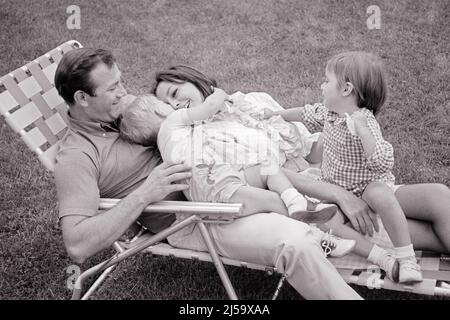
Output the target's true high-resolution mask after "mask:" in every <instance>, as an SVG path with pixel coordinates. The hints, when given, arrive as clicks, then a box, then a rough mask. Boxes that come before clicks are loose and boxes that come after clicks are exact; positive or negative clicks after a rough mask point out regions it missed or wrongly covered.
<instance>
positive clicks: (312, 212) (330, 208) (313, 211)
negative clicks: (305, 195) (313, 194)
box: [288, 200, 337, 224]
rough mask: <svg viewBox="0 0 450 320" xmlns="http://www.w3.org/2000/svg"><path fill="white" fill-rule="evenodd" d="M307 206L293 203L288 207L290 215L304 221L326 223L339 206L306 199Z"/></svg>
mask: <svg viewBox="0 0 450 320" xmlns="http://www.w3.org/2000/svg"><path fill="white" fill-rule="evenodd" d="M306 202H307V206H306V208H304V206H297V205H296V204H292V205H291V206H289V207H288V212H289V217H291V218H293V219H295V220H299V221H302V222H304V223H308V224H309V223H315V224H320V223H325V222H327V221H328V220H330V219H331V218H333V217H334V215H335V214H336V212H337V206H336V205H335V204H331V203H330V204H328V203H320V202H319V203H314V202H312V201H309V200H306Z"/></svg>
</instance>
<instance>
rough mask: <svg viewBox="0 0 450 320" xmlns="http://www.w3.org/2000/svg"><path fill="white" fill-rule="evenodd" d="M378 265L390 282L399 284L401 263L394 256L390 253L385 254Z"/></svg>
mask: <svg viewBox="0 0 450 320" xmlns="http://www.w3.org/2000/svg"><path fill="white" fill-rule="evenodd" d="M377 265H378V266H379V267H380V268H381V269H382V270H384V272H386V276H387V277H388V278H389V279H390V280H392V281H394V282H398V274H399V263H398V260H397V259H395V257H394V256H393V255H391V254H389V253H386V254H383V255H382V256H381V257H380V258H379V260H378V261H377Z"/></svg>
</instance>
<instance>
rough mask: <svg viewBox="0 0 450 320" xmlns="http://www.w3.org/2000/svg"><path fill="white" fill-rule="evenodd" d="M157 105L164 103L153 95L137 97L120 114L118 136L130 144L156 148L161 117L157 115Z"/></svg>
mask: <svg viewBox="0 0 450 320" xmlns="http://www.w3.org/2000/svg"><path fill="white" fill-rule="evenodd" d="M158 103H164V102H162V101H160V100H158V98H156V97H155V96H154V95H142V96H138V97H137V98H136V99H134V100H133V102H132V103H131V104H130V105H129V107H128V108H127V109H126V110H125V111H124V112H123V113H122V115H121V120H120V126H119V131H120V136H121V137H122V138H123V139H125V140H127V141H129V142H132V143H137V144H141V145H143V146H156V141H157V137H158V132H159V128H160V126H161V122H162V120H163V118H164V117H163V115H161V114H158V108H157V105H158Z"/></svg>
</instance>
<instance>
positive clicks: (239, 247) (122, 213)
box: [55, 48, 361, 299]
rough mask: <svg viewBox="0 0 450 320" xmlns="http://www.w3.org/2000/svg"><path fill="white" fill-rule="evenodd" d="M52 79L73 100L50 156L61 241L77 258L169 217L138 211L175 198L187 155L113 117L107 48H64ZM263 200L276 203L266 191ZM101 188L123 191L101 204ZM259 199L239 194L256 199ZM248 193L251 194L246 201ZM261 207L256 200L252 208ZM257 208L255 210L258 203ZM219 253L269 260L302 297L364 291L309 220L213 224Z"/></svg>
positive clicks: (192, 238)
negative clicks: (328, 253)
mask: <svg viewBox="0 0 450 320" xmlns="http://www.w3.org/2000/svg"><path fill="white" fill-rule="evenodd" d="M55 86H56V88H57V89H58V92H59V94H60V95H61V96H62V97H63V98H64V100H65V101H66V102H67V103H68V105H69V122H70V128H69V131H68V133H67V134H66V136H65V137H64V138H63V140H62V142H61V146H60V150H59V152H58V155H57V157H56V166H55V181H56V188H57V193H58V201H59V216H60V222H61V227H62V231H63V238H64V243H65V246H66V248H67V251H68V253H69V255H70V257H71V258H72V259H73V260H74V261H76V262H77V263H82V262H83V261H84V260H85V259H86V258H88V257H90V256H92V255H93V254H95V253H97V252H98V251H100V250H102V249H105V248H107V247H109V246H111V244H112V243H113V242H114V241H116V240H117V239H118V238H119V237H120V236H121V235H122V234H123V233H124V232H125V231H126V230H127V229H128V227H129V226H130V225H131V224H132V223H133V222H134V221H135V220H136V219H138V218H141V219H143V218H145V221H144V223H145V225H146V227H148V228H149V229H150V230H151V231H154V232H158V231H160V230H162V229H164V228H166V227H168V226H170V225H171V224H172V223H173V222H174V221H175V217H174V215H171V214H151V215H146V216H145V217H140V215H141V212H142V210H143V209H144V208H145V207H146V206H147V205H148V204H150V203H153V202H156V201H160V200H162V199H180V195H181V193H180V191H182V190H185V189H186V188H187V187H188V186H187V185H185V184H181V183H177V182H178V181H179V180H182V179H186V178H189V177H190V175H191V173H190V168H189V167H188V166H187V165H184V164H167V163H161V160H160V158H159V157H158V155H157V152H156V150H155V149H153V148H149V147H143V146H140V145H136V144H130V143H128V142H126V141H124V140H122V139H121V138H119V133H118V130H117V127H116V125H115V121H116V120H117V119H118V117H119V115H120V113H121V111H122V110H123V108H125V106H126V104H127V101H126V94H127V93H126V91H125V89H124V88H123V86H122V83H121V73H120V71H119V69H118V67H117V65H116V63H115V59H114V57H113V56H112V54H111V53H110V52H109V51H106V50H94V49H88V48H80V49H75V50H72V51H69V52H68V53H66V54H65V55H64V57H63V59H62V60H61V62H60V64H59V66H58V68H57V70H56V75H55ZM266 195H267V196H266V197H265V198H264V201H273V202H274V203H278V204H280V201H281V200H280V199H279V197H278V195H277V194H276V193H273V192H270V191H267V194H266ZM100 198H121V199H122V200H121V201H120V202H119V204H118V205H117V206H115V207H114V208H113V209H110V210H108V211H104V212H99V211H98V210H97V208H98V203H99V199H100ZM258 200H259V199H257V200H256V201H255V199H248V200H247V199H243V202H244V206H245V205H247V207H252V206H253V207H254V206H255V204H257V203H258ZM247 201H248V203H246V202H247ZM256 209H257V208H256ZM256 209H255V210H254V212H258V211H257V210H256ZM210 231H211V233H212V236H213V239H214V241H215V243H216V246H217V248H218V251H219V253H220V254H221V255H224V256H228V257H231V258H235V259H241V260H245V261H248V262H254V263H260V264H268V265H274V266H276V267H277V268H278V270H280V271H281V272H283V273H286V274H287V280H288V282H289V283H290V284H291V285H292V286H293V287H294V288H295V289H296V290H297V291H298V292H299V293H300V294H301V295H302V296H303V297H305V298H307V299H360V298H361V297H360V296H359V295H358V294H357V293H356V292H355V291H354V290H353V289H352V288H350V287H349V286H348V285H347V284H346V283H345V282H344V281H343V279H342V278H341V277H340V275H339V273H338V272H337V271H336V269H335V268H334V266H333V265H332V264H331V263H330V262H329V261H328V260H327V259H326V258H325V255H324V254H323V252H322V249H321V247H320V246H319V244H318V243H317V241H316V239H314V235H313V232H312V231H311V228H310V227H309V226H308V225H306V224H304V223H301V222H299V221H296V220H293V219H289V218H287V217H285V216H282V215H280V214H276V213H270V214H267V213H260V214H252V215H249V216H246V217H243V218H240V219H237V220H236V221H235V222H233V223H231V224H226V225H212V226H211V229H210ZM168 241H169V242H170V243H171V244H172V245H175V246H183V247H185V248H192V249H197V250H204V249H205V248H206V247H205V245H204V244H203V240H202V238H201V235H200V232H199V230H198V228H196V227H192V228H185V229H183V230H181V231H179V232H178V233H176V234H175V235H172V236H170V237H169V238H168Z"/></svg>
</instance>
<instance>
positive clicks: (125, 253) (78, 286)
mask: <svg viewBox="0 0 450 320" xmlns="http://www.w3.org/2000/svg"><path fill="white" fill-rule="evenodd" d="M199 220H200V218H199V217H198V216H195V215H194V216H190V217H189V218H187V219H185V220H183V221H182V222H180V223H178V224H177V225H175V226H171V227H169V228H167V229H165V230H164V231H161V232H160V233H158V234H156V235H154V236H152V237H151V238H150V239H148V240H146V241H144V242H142V243H140V244H139V245H136V246H135V247H132V248H130V249H127V250H118V248H116V250H117V251H120V252H118V253H117V254H115V255H114V256H113V257H111V258H110V259H108V260H106V261H104V262H102V263H99V264H97V265H96V266H93V267H91V268H90V269H88V270H86V271H84V272H83V273H82V274H80V275H79V276H78V278H77V281H76V282H75V287H74V289H73V294H72V300H78V299H80V297H81V291H82V287H83V281H84V280H85V279H87V278H89V277H90V276H92V275H93V274H95V273H98V272H100V271H102V270H105V269H107V268H109V267H112V266H114V265H116V264H117V263H119V262H120V261H122V260H124V259H126V258H128V257H130V256H132V255H134V254H136V253H138V252H140V251H142V250H144V249H145V248H147V247H148V246H151V245H152V244H154V243H156V242H159V241H161V240H162V239H165V238H167V236H169V235H171V234H172V233H174V232H176V231H178V230H180V229H182V228H184V227H186V226H187V225H189V224H191V223H195V222H198V221H199ZM115 245H116V244H115Z"/></svg>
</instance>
